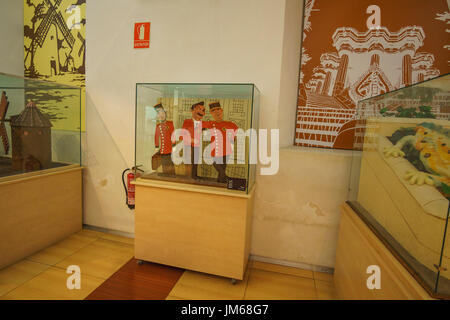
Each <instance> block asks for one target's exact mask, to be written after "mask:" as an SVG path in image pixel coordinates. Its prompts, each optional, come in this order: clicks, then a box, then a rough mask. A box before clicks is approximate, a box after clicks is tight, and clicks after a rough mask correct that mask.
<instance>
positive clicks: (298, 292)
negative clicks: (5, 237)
mask: <svg viewBox="0 0 450 320" xmlns="http://www.w3.org/2000/svg"><path fill="white" fill-rule="evenodd" d="M133 243H134V241H133V239H129V238H125V237H121V236H117V235H111V234H106V233H102V232H97V231H92V230H87V229H85V230H83V231H81V232H79V233H77V234H74V235H72V236H70V237H68V238H67V239H65V240H62V241H60V242H59V243H57V244H55V245H53V246H50V247H49V248H46V249H44V250H42V251H41V252H38V253H36V254H34V255H32V256H30V257H28V258H26V259H24V260H22V261H20V262H18V263H16V264H14V265H12V266H9V267H7V268H5V269H2V270H0V300H10V299H37V300H40V299H85V298H86V297H87V296H88V295H90V294H91V293H92V292H93V291H94V290H95V292H98V293H101V292H100V291H101V290H100V291H99V289H101V288H106V287H107V288H108V292H107V293H108V294H113V295H114V293H113V292H111V291H109V290H111V288H114V284H113V285H112V286H105V285H106V284H107V282H105V280H106V279H109V280H108V281H110V280H112V279H115V277H116V278H117V279H116V280H117V281H123V280H122V279H123V278H120V277H119V274H120V272H122V270H123V272H122V273H123V274H124V275H125V278H127V277H128V278H129V280H130V281H134V283H136V281H135V280H136V279H137V278H139V277H142V276H143V273H145V272H156V270H158V272H162V274H164V272H166V271H164V270H162V269H161V268H164V267H165V266H149V267H148V268H140V269H139V267H137V268H134V267H133V265H130V264H131V263H135V261H134V260H131V259H132V258H133V255H134V247H133ZM130 260H131V261H130ZM70 265H78V266H79V267H80V269H81V272H82V277H81V289H80V290H69V289H67V286H66V281H67V278H68V277H69V274H67V273H66V268H67V267H68V266H70ZM119 269H120V271H119V272H117V273H116V271H117V270H119ZM146 270H149V271H146ZM130 272H131V273H130ZM167 272H169V273H170V272H172V273H173V271H167ZM113 274H114V276H113ZM151 276H152V277H153V278H154V277H155V275H154V274H152V275H151ZM171 276H173V275H171ZM178 277H179V275H178ZM133 279H134V280H133ZM104 282H105V285H102V283H104ZM141 282H142V281H140V282H139V287H140V290H142V289H144V290H145V288H143V287H142V283H141ZM175 282H176V279H175ZM175 282H173V281H172V283H175ZM168 283H170V282H168ZM122 284H123V283H122ZM125 285H126V284H125ZM159 285H161V284H159ZM172 285H173V284H172ZM172 285H171V286H172ZM112 290H114V289H112ZM169 290H170V286H169V289H168V291H169ZM103 291H105V289H103ZM122 291H123V289H122ZM105 292H106V291H105ZM141 292H143V291H141ZM143 293H145V292H143ZM103 294H104V293H103ZM100 296H101V295H98V294H95V293H93V294H92V295H91V296H90V298H94V299H95V298H96V297H100ZM159 296H161V295H156V296H155V297H156V298H158V297H159ZM119 297H124V296H123V292H122V296H120V295H119ZM144 297H146V296H144ZM149 297H150V298H151V295H149ZM335 298H336V294H335V290H334V286H333V282H332V275H330V274H325V273H318V272H312V271H308V270H301V269H297V268H291V267H285V266H279V265H273V264H268V263H263V262H257V261H250V262H249V266H248V268H247V272H246V274H245V278H244V280H243V281H238V283H237V284H235V285H233V284H231V283H230V281H229V279H226V278H222V277H217V276H212V275H208V274H203V273H198V272H193V271H185V272H184V273H183V275H182V276H181V277H180V278H179V279H178V281H177V282H176V284H175V286H173V288H172V290H171V291H170V293H169V295H168V296H167V300H177V299H192V300H195V299H208V300H209V299H211V300H213V299H248V300H255V299H286V300H287V299H308V300H315V299H335Z"/></svg>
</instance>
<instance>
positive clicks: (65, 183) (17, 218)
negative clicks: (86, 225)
mask: <svg viewBox="0 0 450 320" xmlns="http://www.w3.org/2000/svg"><path fill="white" fill-rule="evenodd" d="M82 207H83V205H82V168H81V167H80V166H79V165H70V166H66V167H63V168H55V169H49V170H45V171H39V172H30V173H26V174H21V175H16V176H10V177H4V178H1V179H0V219H1V223H0V234H1V236H2V239H1V241H0V269H2V268H3V267H6V266H8V265H10V264H13V263H15V262H16V261H19V260H21V259H23V258H25V257H27V256H29V255H31V254H33V253H35V252H37V251H39V250H41V249H44V248H46V247H47V246H49V245H51V244H53V243H55V242H57V241H59V240H62V239H64V238H66V237H68V236H69V235H71V234H73V233H75V232H77V231H80V230H81V229H82V218H83V213H82Z"/></svg>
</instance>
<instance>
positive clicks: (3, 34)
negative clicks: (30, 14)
mask: <svg viewBox="0 0 450 320" xmlns="http://www.w3.org/2000/svg"><path fill="white" fill-rule="evenodd" d="M0 72H2V73H9V74H14V75H19V76H23V1H18V0H1V4H0Z"/></svg>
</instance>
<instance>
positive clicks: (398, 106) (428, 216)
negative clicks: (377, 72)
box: [348, 74, 450, 297]
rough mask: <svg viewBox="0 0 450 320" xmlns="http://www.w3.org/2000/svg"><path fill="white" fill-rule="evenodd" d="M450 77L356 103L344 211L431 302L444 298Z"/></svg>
mask: <svg viewBox="0 0 450 320" xmlns="http://www.w3.org/2000/svg"><path fill="white" fill-rule="evenodd" d="M449 119H450V75H449V74H447V75H444V76H440V77H437V78H434V79H431V80H427V81H425V82H422V83H418V84H415V85H412V86H408V87H404V88H402V89H399V90H396V91H392V92H389V93H386V94H383V95H380V96H377V97H373V98H370V99H366V100H363V101H360V102H359V104H358V110H357V121H356V129H355V140H354V151H353V159H352V168H351V177H350V181H351V183H350V195H349V200H350V201H349V202H348V203H349V204H350V205H351V206H352V208H353V209H354V210H355V211H356V212H357V213H358V214H359V215H360V217H361V218H362V219H363V220H364V221H365V222H366V223H367V224H368V225H369V226H370V227H371V228H372V230H374V231H375V233H376V234H377V235H378V236H379V237H380V239H381V240H382V241H383V242H384V243H385V244H386V245H387V247H388V248H389V249H391V251H392V252H393V253H394V255H395V256H397V257H398V258H399V259H400V261H401V262H402V263H403V264H404V265H406V266H407V268H408V269H409V271H410V272H411V273H412V274H413V275H414V276H415V277H416V279H417V280H418V281H419V282H420V283H421V284H422V285H423V286H424V287H425V288H426V289H427V290H428V292H430V293H431V294H433V295H434V296H436V297H440V296H445V297H450V242H449V241H450V240H449V238H450V231H449V230H450V227H449V226H448V222H449V199H450V121H449Z"/></svg>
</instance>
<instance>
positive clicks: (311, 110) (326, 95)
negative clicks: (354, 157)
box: [295, 0, 450, 149]
mask: <svg viewBox="0 0 450 320" xmlns="http://www.w3.org/2000/svg"><path fill="white" fill-rule="evenodd" d="M371 2H372V1H368V0H357V1H356V0H344V1H333V2H331V1H323V0H306V1H305V11H304V12H305V19H304V29H303V31H304V33H303V45H302V54H301V56H302V58H301V72H300V90H299V98H298V109H297V114H298V117H297V128H296V139H295V144H296V145H303V146H315V147H328V148H344V149H351V148H352V145H353V138H354V126H355V118H356V113H357V110H356V105H357V103H358V102H359V101H360V100H363V99H366V98H370V97H373V96H377V95H380V94H384V93H387V92H390V91H392V90H395V89H398V88H402V87H404V86H408V85H411V84H414V83H416V82H421V81H424V80H427V79H431V78H434V77H436V76H439V75H440V74H441V73H447V72H449V71H450V67H449V64H448V61H446V60H447V58H446V57H448V51H447V48H446V47H445V46H446V45H448V43H446V41H447V40H446V39H448V35H447V34H446V30H445V23H441V24H439V23H436V20H442V21H443V22H445V21H446V19H447V18H446V17H447V16H446V15H444V14H442V13H443V12H445V11H448V6H447V2H446V1H445V0H442V1H441V0H439V1H437V2H439V4H437V5H436V3H433V5H430V4H429V3H424V2H423V1H419V0H414V1H408V0H400V1H395V2H393V1H384V2H381V4H379V5H372V3H371ZM412 2H414V3H412ZM350 8H351V9H350ZM399 11H401V12H402V15H398V12H399ZM355 12H360V13H361V14H359V15H358V14H355ZM324 21H328V22H327V23H324ZM425 38H427V42H426V43H425V42H424V39H425ZM317 39H329V41H328V43H324V42H323V41H317Z"/></svg>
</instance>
